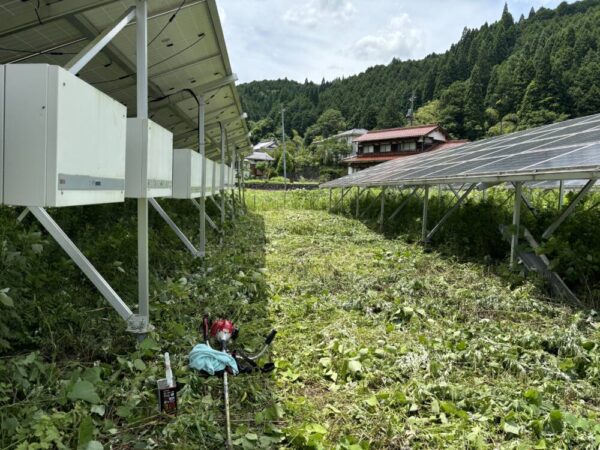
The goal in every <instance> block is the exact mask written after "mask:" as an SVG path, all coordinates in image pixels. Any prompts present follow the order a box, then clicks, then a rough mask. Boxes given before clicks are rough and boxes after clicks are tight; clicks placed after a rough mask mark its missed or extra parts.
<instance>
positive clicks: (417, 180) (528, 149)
mask: <svg viewBox="0 0 600 450" xmlns="http://www.w3.org/2000/svg"><path fill="white" fill-rule="evenodd" d="M598 177H600V114H596V115H593V116H587V117H580V118H577V119H571V120H567V121H564V122H559V123H554V124H551V125H545V126H542V127H538V128H533V129H530V130H524V131H519V132H516V133H512V134H508V135H503V136H498V137H493V138H489V139H483V140H481V141H477V142H472V143H468V144H465V145H462V146H459V147H454V148H450V149H445V150H439V151H432V152H428V153H421V154H417V155H412V156H408V157H402V158H398V159H395V160H392V161H388V162H386V163H383V164H380V165H377V166H373V167H370V168H368V169H365V170H363V171H361V172H357V173H354V174H352V175H348V176H346V177H343V178H340V179H337V180H333V181H331V182H328V183H325V184H323V185H322V186H321V187H325V188H334V187H348V186H392V185H396V186H397V185H426V184H429V185H433V184H442V183H443V184H446V183H465V182H483V181H487V182H505V181H544V180H569V179H590V178H598Z"/></svg>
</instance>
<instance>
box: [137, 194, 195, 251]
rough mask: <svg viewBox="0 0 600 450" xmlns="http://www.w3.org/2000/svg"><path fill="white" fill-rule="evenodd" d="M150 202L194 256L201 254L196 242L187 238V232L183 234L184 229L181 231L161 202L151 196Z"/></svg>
mask: <svg viewBox="0 0 600 450" xmlns="http://www.w3.org/2000/svg"><path fill="white" fill-rule="evenodd" d="M148 203H150V204H151V205H152V207H153V208H154V209H155V210H156V212H157V213H158V214H159V215H160V217H162V218H163V220H164V221H165V222H167V225H169V226H170V227H171V229H172V230H173V231H174V232H175V234H176V235H177V237H178V238H179V240H180V241H181V242H183V245H185V246H186V248H187V249H188V250H189V251H190V253H191V254H192V255H193V256H194V257H197V256H198V255H199V252H198V250H197V249H196V247H194V244H192V242H191V241H190V240H189V239H188V238H187V236H186V235H185V234H183V231H181V229H180V228H179V227H178V226H177V224H176V223H175V222H173V219H171V218H170V217H169V215H168V214H167V212H166V211H165V210H164V209H163V208H162V206H160V204H159V203H158V202H157V201H156V199H154V198H149V199H148Z"/></svg>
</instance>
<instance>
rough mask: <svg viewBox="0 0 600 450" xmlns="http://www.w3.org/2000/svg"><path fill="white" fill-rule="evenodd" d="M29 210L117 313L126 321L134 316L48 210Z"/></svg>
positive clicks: (33, 207)
mask: <svg viewBox="0 0 600 450" xmlns="http://www.w3.org/2000/svg"><path fill="white" fill-rule="evenodd" d="M29 211H30V212H31V213H32V214H33V215H34V216H35V218H36V219H37V220H38V221H39V222H40V223H41V224H42V226H43V227H44V228H45V229H46V231H48V233H50V235H51V236H52V237H53V238H54V240H55V241H56V242H57V243H58V245H60V246H61V248H62V249H63V250H64V251H65V252H66V253H67V255H69V257H70V258H71V259H72V260H73V262H74V263H75V264H77V267H79V269H80V270H81V271H82V272H83V273H84V274H85V276H86V277H87V278H88V279H89V280H90V281H91V282H92V284H93V285H94V286H96V289H98V290H99V291H100V293H101V294H102V296H103V297H104V298H105V299H106V300H107V301H108V303H110V305H111V306H112V307H113V308H114V309H115V311H117V314H119V316H121V318H122V319H123V320H125V321H129V320H130V319H131V318H132V317H133V316H134V314H133V312H131V309H129V306H127V304H126V303H125V302H124V301H123V300H122V299H121V297H119V295H118V294H117V293H116V292H115V291H114V289H113V288H112V287H111V286H110V284H108V282H107V281H106V280H105V279H104V278H103V277H102V275H100V273H99V272H98V270H96V268H95V267H94V266H93V265H92V263H91V262H90V261H89V260H88V259H87V258H86V257H85V256H84V254H83V253H81V250H79V248H77V246H76V245H75V244H74V243H73V241H71V239H70V238H69V236H67V234H66V233H65V232H64V231H63V230H62V228H60V226H59V225H58V224H57V223H56V222H55V221H54V219H53V218H52V217H51V216H50V214H48V212H47V211H46V210H45V209H44V208H41V207H39V206H30V207H29Z"/></svg>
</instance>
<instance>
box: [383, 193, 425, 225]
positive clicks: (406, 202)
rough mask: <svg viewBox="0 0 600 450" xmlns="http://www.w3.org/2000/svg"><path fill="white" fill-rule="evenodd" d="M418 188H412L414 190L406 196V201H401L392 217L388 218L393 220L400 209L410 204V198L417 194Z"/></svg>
mask: <svg viewBox="0 0 600 450" xmlns="http://www.w3.org/2000/svg"><path fill="white" fill-rule="evenodd" d="M418 190H419V187H418V186H417V187H416V188H414V189H413V190H412V192H411V193H410V194H408V197H406V198H405V199H404V201H403V202H402V203H400V206H398V207H397V208H396V209H395V210H394V212H393V213H392V214H391V215H390V217H388V220H392V219H393V218H394V217H396V216H397V215H398V213H400V211H402V210H403V209H404V207H405V206H406V205H407V204H408V202H409V201H410V199H411V198H412V196H413V195H415V194H416V193H417V191H418Z"/></svg>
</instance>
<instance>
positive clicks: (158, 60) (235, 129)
mask: <svg viewBox="0 0 600 450" xmlns="http://www.w3.org/2000/svg"><path fill="white" fill-rule="evenodd" d="M134 5H135V1H134V0H118V1H117V0H78V1H76V2H75V1H70V2H41V3H40V2H37V3H36V2H19V1H14V2H9V4H8V5H4V6H2V7H1V8H0V64H7V63H13V64H16V63H20V62H27V63H47V64H55V65H60V66H64V65H65V64H66V63H67V62H68V61H69V60H70V59H71V58H72V57H73V56H74V55H75V54H77V52H79V51H80V50H81V49H83V48H84V47H85V46H86V45H87V44H88V43H89V42H90V40H91V39H93V38H95V37H96V36H97V35H98V34H99V33H101V32H102V31H103V30H104V29H106V28H108V27H110V26H112V25H114V23H115V22H116V21H117V19H118V18H119V17H120V16H121V15H122V14H123V13H124V12H125V11H126V10H127V9H128V8H130V7H132V6H134ZM36 8H37V13H38V14H39V17H40V18H39V20H38V19H37V16H36V11H35V10H36ZM173 16H174V17H175V18H174V19H172V18H173ZM148 40H149V45H148V64H149V69H148V76H149V96H150V100H151V101H150V105H149V107H150V116H151V119H152V120H153V121H155V122H157V123H158V124H159V125H161V126H163V127H165V128H166V129H168V130H169V131H171V132H172V133H173V134H174V143H175V147H187V148H191V147H194V146H196V145H197V140H198V132H197V106H196V104H195V102H194V100H193V99H190V98H186V97H185V96H182V97H181V98H178V99H177V100H176V101H172V102H162V103H160V102H152V100H153V99H154V100H155V99H159V98H161V97H164V96H166V95H169V94H173V93H175V92H178V91H180V90H182V89H192V90H194V91H195V92H196V93H197V94H198V95H199V94H200V93H201V91H202V89H203V87H206V86H207V85H210V83H214V82H216V81H218V80H221V79H224V78H226V77H228V76H231V75H232V69H231V64H230V62H229V57H228V54H227V48H226V46H225V40H224V37H223V31H222V29H221V23H220V20H219V15H218V11H217V7H216V3H215V0H186V1H185V2H182V0H162V1H160V2H159V1H152V2H149V5H148ZM135 42H136V40H135V24H130V25H128V26H127V27H126V28H125V29H124V30H122V31H121V32H120V33H119V34H118V35H117V36H116V37H115V38H114V39H113V40H112V41H111V43H110V44H109V45H108V46H107V47H106V48H105V49H104V50H103V51H102V52H101V53H100V54H99V55H97V56H96V57H95V58H94V59H93V60H92V61H91V62H90V63H89V64H88V65H87V66H86V67H84V68H83V70H82V71H81V72H80V73H79V77H80V78H82V79H83V80H85V81H86V82H88V83H90V84H92V85H94V86H95V87H96V88H98V89H100V90H101V91H103V92H105V93H106V94H108V95H110V96H111V97H113V98H114V99H116V100H118V101H119V102H121V103H123V104H124V105H126V106H127V107H128V114H129V115H130V116H134V115H135V108H136V77H135V72H136V71H135ZM51 49H54V50H52V51H50V50H51ZM205 99H206V138H207V156H209V157H215V156H217V155H219V153H220V149H219V147H220V129H219V127H218V125H217V123H218V122H219V121H223V122H225V123H227V131H228V135H229V142H230V143H232V144H234V145H236V146H238V147H239V148H240V149H243V150H245V151H250V147H251V143H250V141H249V138H248V127H247V125H246V123H245V120H243V119H242V118H241V117H240V116H241V115H242V112H243V111H242V108H241V103H240V99H239V95H238V92H237V89H236V88H235V85H234V84H233V82H231V83H227V84H224V85H223V86H220V87H218V88H216V89H212V90H210V91H208V92H206V95H205ZM165 103H166V104H165Z"/></svg>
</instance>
